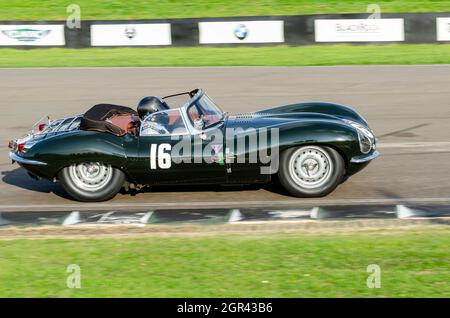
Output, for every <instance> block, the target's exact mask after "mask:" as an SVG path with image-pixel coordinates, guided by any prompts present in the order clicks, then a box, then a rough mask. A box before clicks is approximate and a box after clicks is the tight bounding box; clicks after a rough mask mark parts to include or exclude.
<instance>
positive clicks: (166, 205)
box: [0, 197, 450, 211]
mask: <svg viewBox="0 0 450 318" xmlns="http://www.w3.org/2000/svg"><path fill="white" fill-rule="evenodd" d="M396 204H450V197H442V198H399V199H329V200H327V199H324V200H317V199H313V200H308V199H303V200H300V199H299V200H284V201H242V202H235V201H231V202H227V201H221V202H204V201H203V202H183V203H178V202H159V203H85V204H83V203H78V204H36V205H33V204H28V205H25V204H24V205H0V211H8V210H22V211H26V210H30V211H31V210H41V211H42V210H47V209H51V210H53V211H55V210H58V209H62V210H67V209H73V210H86V209H93V210H94V209H101V210H103V209H111V210H114V209H120V210H124V209H128V210H132V209H137V208H146V209H155V208H158V209H170V208H178V209H181V208H186V209H188V208H194V207H197V208H198V207H200V208H228V207H230V208H231V207H240V208H247V207H280V206H282V207H290V206H297V207H300V206H308V207H311V206H348V205H353V206H359V205H361V206H367V205H396Z"/></svg>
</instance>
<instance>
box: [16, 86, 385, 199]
mask: <svg viewBox="0 0 450 318" xmlns="http://www.w3.org/2000/svg"><path fill="white" fill-rule="evenodd" d="M183 94H186V95H188V97H189V98H188V100H187V101H186V102H185V103H184V104H183V105H182V106H180V107H178V108H171V107H169V105H168V103H167V99H168V98H170V97H173V96H178V95H183ZM44 119H45V120H44ZM44 121H45V122H44ZM9 147H10V148H11V152H10V155H9V156H10V158H11V159H12V161H13V163H14V162H17V163H18V164H19V165H20V166H22V167H23V168H25V169H26V170H27V171H28V173H29V174H30V176H32V177H33V178H37V179H39V178H45V179H49V180H54V181H57V180H59V181H60V182H61V183H62V185H63V187H64V189H65V190H66V192H67V193H69V194H70V195H71V197H73V198H74V199H76V200H79V201H103V200H108V199H111V198H113V197H114V196H115V195H116V194H117V193H118V192H119V191H120V190H121V188H122V187H125V188H126V189H127V188H128V189H139V188H142V187H145V186H154V185H180V184H189V185H195V184H254V183H269V182H273V181H274V180H279V183H281V185H282V186H283V187H284V188H285V189H286V190H287V191H288V192H289V193H290V194H292V195H294V196H298V197H320V196H324V195H327V194H328V193H330V192H331V191H333V190H334V189H335V188H336V187H337V186H338V185H339V184H340V183H341V182H343V181H344V180H346V179H347V178H348V177H349V176H351V175H353V174H355V173H356V172H358V171H360V170H361V169H362V168H364V167H365V166H366V165H367V164H368V163H369V162H370V161H371V160H372V159H374V158H376V157H377V156H378V155H379V153H378V151H377V150H376V138H375V136H374V134H373V132H372V130H371V129H370V128H369V126H368V124H367V122H366V121H365V120H364V119H363V118H362V117H361V116H360V115H359V114H358V113H357V112H355V111H354V110H352V109H350V108H348V107H346V106H342V105H337V104H332V103H323V102H307V103H298V104H292V105H285V106H278V107H273V108H269V109H264V110H261V111H257V112H252V113H243V114H236V115H229V114H228V113H224V112H223V111H222V110H221V109H220V108H219V107H218V106H217V105H216V104H215V103H214V102H213V101H212V100H211V98H209V97H208V95H206V94H205V93H204V91H203V90H202V89H195V90H193V91H190V92H186V93H180V94H175V95H170V96H166V97H163V98H159V97H154V96H150V97H145V98H144V99H142V100H141V102H140V103H139V105H138V108H137V111H135V110H133V109H131V108H128V107H124V106H118V105H109V104H100V105H96V106H94V107H92V108H91V109H90V110H88V111H87V112H86V113H84V114H82V115H79V116H71V117H67V118H63V119H58V120H50V119H49V118H48V116H46V117H44V118H43V119H41V120H40V121H39V122H38V123H36V124H35V125H34V126H33V128H32V131H31V132H30V133H29V134H27V135H26V136H25V137H22V138H19V139H16V140H12V141H11V142H10V143H9Z"/></svg>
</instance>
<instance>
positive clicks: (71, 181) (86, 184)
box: [58, 162, 125, 202]
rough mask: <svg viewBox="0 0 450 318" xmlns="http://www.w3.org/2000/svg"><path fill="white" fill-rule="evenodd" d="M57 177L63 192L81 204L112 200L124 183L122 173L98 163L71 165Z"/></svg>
mask: <svg viewBox="0 0 450 318" xmlns="http://www.w3.org/2000/svg"><path fill="white" fill-rule="evenodd" d="M58 177H59V180H60V181H61V184H62V185H63V187H64V190H66V192H67V193H68V194H69V195H70V196H71V197H72V198H74V199H75V200H78V201H83V202H98V201H106V200H109V199H112V198H113V197H114V196H115V195H116V194H117V193H118V192H119V191H120V189H121V187H122V186H123V184H124V182H125V174H124V173H123V172H122V171H120V170H119V169H116V168H113V167H111V166H110V165H105V164H102V163H99V162H89V163H81V164H73V165H71V166H69V167H66V168H64V169H62V170H61V172H60V173H59V175H58Z"/></svg>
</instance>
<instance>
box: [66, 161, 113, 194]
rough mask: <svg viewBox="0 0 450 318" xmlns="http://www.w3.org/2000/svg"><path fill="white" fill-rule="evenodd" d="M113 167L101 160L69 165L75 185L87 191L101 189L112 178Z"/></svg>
mask: <svg viewBox="0 0 450 318" xmlns="http://www.w3.org/2000/svg"><path fill="white" fill-rule="evenodd" d="M112 172H113V170H112V168H111V166H109V165H104V164H101V163H99V162H90V163H81V164H77V165H72V166H70V167H69V174H70V177H71V179H72V181H73V182H74V183H75V185H76V186H77V187H78V188H80V189H82V190H85V191H98V190H101V189H102V188H103V187H104V186H105V185H106V184H108V182H109V181H110V180H111V178H112Z"/></svg>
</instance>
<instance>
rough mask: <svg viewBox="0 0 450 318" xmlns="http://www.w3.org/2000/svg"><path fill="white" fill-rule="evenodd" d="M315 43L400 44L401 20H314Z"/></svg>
mask: <svg viewBox="0 0 450 318" xmlns="http://www.w3.org/2000/svg"><path fill="white" fill-rule="evenodd" d="M314 26H315V38H316V42H401V41H404V40H405V32H404V21H403V19H343V20H320V19H319V20H315V21H314Z"/></svg>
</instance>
